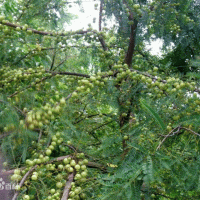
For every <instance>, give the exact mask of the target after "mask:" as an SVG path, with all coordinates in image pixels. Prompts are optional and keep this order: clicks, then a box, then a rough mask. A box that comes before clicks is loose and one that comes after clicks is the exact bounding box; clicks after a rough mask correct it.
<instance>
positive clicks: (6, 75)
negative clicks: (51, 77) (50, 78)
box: [0, 66, 48, 92]
mask: <svg viewBox="0 0 200 200" xmlns="http://www.w3.org/2000/svg"><path fill="white" fill-rule="evenodd" d="M44 73H45V69H44V67H43V66H38V67H36V68H35V69H33V68H28V69H23V68H18V69H12V68H11V67H8V66H4V67H2V68H1V69H0V86H1V87H0V91H3V90H6V91H10V92H13V91H19V90H21V89H22V88H23V84H24V83H25V84H27V81H28V83H31V84H32V85H36V84H38V83H40V80H41V78H42V77H43V75H44ZM46 75H48V74H46V73H45V76H46ZM40 84H41V83H40Z"/></svg>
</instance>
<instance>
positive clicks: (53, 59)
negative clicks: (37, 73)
mask: <svg viewBox="0 0 200 200" xmlns="http://www.w3.org/2000/svg"><path fill="white" fill-rule="evenodd" d="M55 58H56V49H54V52H53V58H52V62H51V67H50V71H51V70H52V69H53V66H54V63H55Z"/></svg>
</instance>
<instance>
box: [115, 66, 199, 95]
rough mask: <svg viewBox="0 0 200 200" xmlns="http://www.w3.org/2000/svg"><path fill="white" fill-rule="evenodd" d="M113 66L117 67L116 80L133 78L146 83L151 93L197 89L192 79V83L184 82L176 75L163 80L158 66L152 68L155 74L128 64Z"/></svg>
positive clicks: (161, 93)
mask: <svg viewBox="0 0 200 200" xmlns="http://www.w3.org/2000/svg"><path fill="white" fill-rule="evenodd" d="M113 68H114V69H117V78H116V79H115V80H116V82H118V83H119V82H121V81H122V80H123V79H126V78H128V77H129V78H130V79H131V80H134V81H137V82H142V83H145V84H146V85H147V87H148V88H149V89H150V90H149V91H150V92H151V93H156V94H157V96H158V97H161V96H163V95H165V92H166V93H168V94H172V93H175V92H179V93H180V92H181V90H182V89H185V90H188V91H191V90H192V91H194V90H195V89H196V88H195V86H196V83H195V82H193V81H191V83H189V82H184V81H182V80H180V79H179V78H174V77H173V78H171V77H168V78H167V79H166V80H163V79H162V78H161V77H159V76H158V73H157V71H158V68H157V67H154V68H153V70H151V72H152V74H153V75H151V74H149V73H143V72H140V71H138V70H130V69H129V68H128V66H127V65H126V64H125V65H120V64H117V65H115V66H114V67H113Z"/></svg>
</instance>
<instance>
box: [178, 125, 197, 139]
mask: <svg viewBox="0 0 200 200" xmlns="http://www.w3.org/2000/svg"><path fill="white" fill-rule="evenodd" d="M180 129H185V130H187V131H190V132H191V133H193V134H195V135H197V136H199V137H200V134H199V133H196V132H194V131H193V130H191V129H189V128H185V127H180Z"/></svg>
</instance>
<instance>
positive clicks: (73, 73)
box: [46, 71, 90, 78]
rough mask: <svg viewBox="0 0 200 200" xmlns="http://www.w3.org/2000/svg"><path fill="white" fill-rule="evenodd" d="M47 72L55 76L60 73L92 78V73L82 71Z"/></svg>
mask: <svg viewBox="0 0 200 200" xmlns="http://www.w3.org/2000/svg"><path fill="white" fill-rule="evenodd" d="M46 72H47V73H51V74H52V75H53V76H55V75H57V74H59V75H70V76H81V77H85V78H90V75H87V74H81V73H76V72H55V71H53V72H51V71H46Z"/></svg>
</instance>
